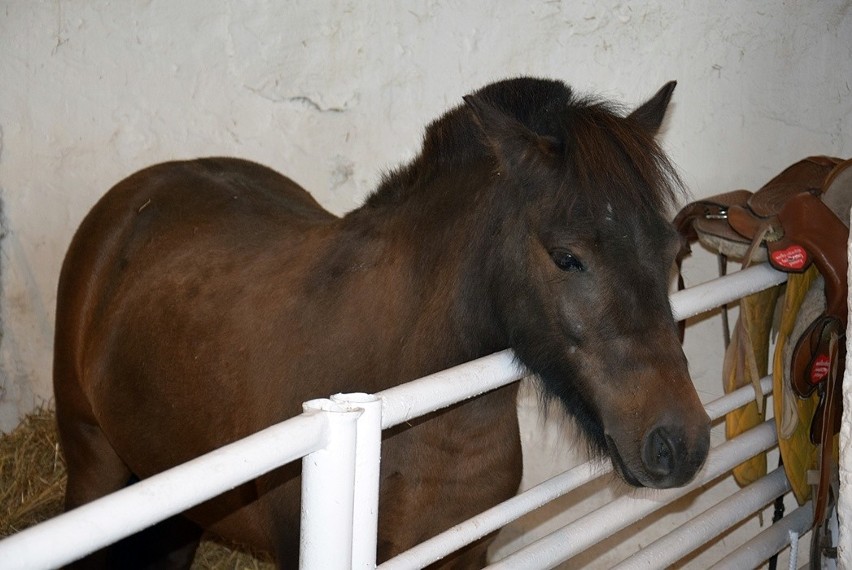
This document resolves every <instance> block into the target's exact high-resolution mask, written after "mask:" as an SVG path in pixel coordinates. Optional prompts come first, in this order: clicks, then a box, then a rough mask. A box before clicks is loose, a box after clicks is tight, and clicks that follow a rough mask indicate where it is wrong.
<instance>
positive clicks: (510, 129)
mask: <svg viewBox="0 0 852 570" xmlns="http://www.w3.org/2000/svg"><path fill="white" fill-rule="evenodd" d="M464 102H465V103H466V104H467V107H468V109H470V110H471V112H472V115H473V118H474V121H475V122H476V124H477V125H478V126H479V128H480V129H481V130H482V133H483V135H485V139H486V141H487V142H488V144H489V146H490V147H491V148H492V150H493V151H494V153H495V154H496V155H497V158H498V159H499V160H500V161H501V163H503V166H506V167H511V166H519V165H521V164H524V163H528V162H529V161H531V160H532V161H536V160H540V159H542V158H544V159H550V158H554V157H555V156H557V155H558V154H559V153H560V150H561V145H560V143H559V141H558V140H557V139H556V138H554V137H551V136H545V135H539V134H537V133H535V132H533V131H532V130H530V129H529V128H527V127H526V126H525V125H524V124H523V123H521V122H520V121H518V120H517V119H515V118H514V117H511V116H509V115H507V114H506V113H504V112H502V111H501V110H500V109H497V108H496V107H495V106H494V105H492V104H491V103H488V102H487V101H484V100H483V99H482V98H481V97H479V96H477V95H466V96H465V97H464Z"/></svg>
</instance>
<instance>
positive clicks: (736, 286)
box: [671, 263, 787, 321]
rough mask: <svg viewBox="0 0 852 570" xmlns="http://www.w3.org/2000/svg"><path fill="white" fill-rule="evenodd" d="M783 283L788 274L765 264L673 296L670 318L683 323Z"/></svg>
mask: <svg viewBox="0 0 852 570" xmlns="http://www.w3.org/2000/svg"><path fill="white" fill-rule="evenodd" d="M785 281H787V274H786V273H783V272H781V271H777V270H775V269H773V268H772V267H771V266H770V265H769V264H768V263H762V264H760V265H753V266H752V267H749V268H748V269H744V270H742V271H737V272H735V273H731V274H730V275H725V276H724V277H720V278H718V279H713V280H712V281H708V282H706V283H702V284H700V285H695V286H694V287H690V288H689V289H684V290H683V291H678V292H677V293H674V294H672V296H671V305H672V314H673V315H674V317H675V320H677V321H682V320H683V319H688V318H689V317H694V316H695V315H699V314H701V313H703V312H705V311H708V310H710V309H715V308H716V307H721V306H722V305H725V304H727V303H730V302H732V301H736V300H737V299H740V298H741V297H745V296H747V295H751V294H753V293H758V292H760V291H763V290H764V289H768V288H770V287H772V286H774V285H780V284H781V283H784V282H785Z"/></svg>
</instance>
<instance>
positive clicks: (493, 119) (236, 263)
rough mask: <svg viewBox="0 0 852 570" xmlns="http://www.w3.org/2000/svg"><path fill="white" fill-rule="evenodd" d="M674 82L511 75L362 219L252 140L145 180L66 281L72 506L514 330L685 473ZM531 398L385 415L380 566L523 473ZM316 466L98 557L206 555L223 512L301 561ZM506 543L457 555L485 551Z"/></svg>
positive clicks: (73, 251) (690, 414) (548, 375)
mask: <svg viewBox="0 0 852 570" xmlns="http://www.w3.org/2000/svg"><path fill="white" fill-rule="evenodd" d="M673 89H674V83H673V82H672V83H669V84H667V85H666V86H664V87H663V88H662V89H661V90H660V91H659V92H658V93H657V94H656V95H655V96H654V97H652V98H651V99H650V100H648V101H647V102H646V103H644V104H643V105H641V106H640V107H638V108H637V109H636V110H634V111H633V112H632V113H630V114H628V115H626V116H625V114H623V113H620V112H618V111H617V109H616V108H615V107H614V106H613V105H611V104H608V103H605V102H602V101H599V100H596V99H592V98H583V97H578V96H576V95H575V94H574V93H573V91H572V90H571V89H570V88H568V87H567V86H566V85H564V84H563V83H561V82H557V81H548V80H540V79H530V78H521V79H514V80H507V81H502V82H498V83H494V84H491V85H488V86H486V87H484V88H483V89H481V90H479V91H477V92H476V93H475V94H473V95H472V96H469V97H467V98H466V99H465V102H466V104H465V105H461V106H459V107H457V108H455V109H453V110H451V111H449V112H448V113H447V114H446V115H444V116H443V117H442V118H440V119H439V120H437V121H436V122H435V123H433V124H432V125H431V126H430V127H429V128H428V129H427V131H426V135H425V139H424V143H423V149H422V152H421V153H420V155H419V156H418V157H417V158H415V159H414V160H413V161H412V162H411V163H410V164H408V165H407V166H405V167H403V168H400V169H399V170H397V171H395V172H393V173H392V174H390V175H389V176H387V177H386V179H385V180H384V181H383V183H382V184H381V185H380V187H379V188H378V189H377V190H376V191H375V192H374V193H373V194H372V195H371V196H370V197H369V198H368V199H367V201H366V203H365V204H364V205H363V206H362V207H360V208H358V209H356V210H354V211H352V212H350V213H349V214H347V215H346V216H344V217H342V218H338V217H335V216H333V215H332V214H330V213H328V212H327V211H325V210H324V209H322V208H321V207H320V206H319V204H317V202H316V201H315V200H314V199H313V198H312V197H311V196H310V195H309V194H308V193H307V192H306V191H305V190H303V189H302V188H300V187H299V186H298V185H296V184H295V183H294V182H292V181H291V180H289V179H287V178H285V177H283V176H281V175H280V174H277V173H276V172H273V171H272V170H269V169H267V168H265V167H262V166H259V165H257V164H253V163H251V162H247V161H243V160H236V159H231V158H208V159H201V160H193V161H188V162H171V163H166V164H160V165H157V166H153V167H150V168H148V169H146V170H143V171H141V172H138V173H136V174H134V175H132V176H130V177H129V178H127V179H126V180H124V181H122V182H120V183H119V184H118V185H117V186H115V187H114V188H112V190H110V191H109V193H107V194H106V196H104V197H103V198H102V199H101V200H100V202H98V204H97V205H96V206H95V207H94V208H93V209H92V211H91V212H90V213H89V215H88V216H87V217H86V219H85V220H84V221H83V223H82V225H81V227H80V229H79V230H78V231H77V234H76V235H75V237H74V239H73V242H72V244H71V246H70V250H69V251H68V254H67V257H66V259H65V263H64V265H63V268H62V275H61V278H60V282H59V296H58V306H57V322H56V346H55V362H54V379H55V390H56V408H57V418H58V422H59V429H60V434H61V441H62V446H63V450H64V453H65V456H66V459H67V463H68V490H67V495H66V508H67V509H71V508H74V507H76V506H78V505H82V504H84V503H86V502H88V501H91V500H93V499H96V498H98V497H101V496H103V495H105V494H107V493H110V492H112V491H115V490H118V489H120V488H122V487H124V486H125V485H127V484H128V482H129V481H131V480H133V479H135V478H145V477H149V476H151V475H153V474H155V473H157V472H160V471H162V470H164V469H167V468H169V467H172V466H174V465H177V464H179V463H181V462H183V461H186V460H188V459H190V458H193V457H195V456H197V455H200V454H203V453H205V452H207V451H210V450H212V449H215V448H217V447H219V446H221V445H223V444H225V443H228V442H232V441H234V440H236V439H238V438H241V437H243V436H245V435H248V434H251V433H253V432H255V431H257V430H259V429H261V428H264V427H266V426H269V425H271V424H274V423H276V422H279V421H281V420H283V419H285V418H288V417H291V416H293V415H296V414H298V413H299V412H300V405H301V402H303V401H305V400H308V399H311V398H315V397H321V396H327V395H329V394H331V393H335V392H349V391H364V392H376V391H380V390H382V389H385V388H388V387H390V386H393V385H396V384H400V383H403V382H406V381H408V380H412V379H415V378H418V377H420V376H424V375H426V374H429V373H431V372H435V371H438V370H441V369H444V368H447V367H449V366H452V365H456V364H459V363H462V362H465V361H468V360H471V359H474V358H477V357H480V356H483V355H486V354H489V353H492V352H495V351H498V350H501V349H504V348H506V347H511V348H513V349H514V351H515V353H516V354H517V358H518V359H519V360H520V362H521V363H522V364H523V365H524V366H525V367H526V368H527V369H529V370H530V371H531V372H532V373H534V374H536V375H537V376H538V377H539V378H540V379H541V381H542V383H543V386H544V390H545V392H546V393H547V394H549V395H551V396H552V397H553V398H556V399H558V400H560V401H561V402H562V403H563V404H564V407H565V409H566V410H567V412H568V413H569V414H570V415H571V416H573V418H575V419H576V421H577V423H578V424H579V425H580V426H581V427H582V429H583V431H584V433H585V434H586V436H587V439H588V441H589V443H590V447H591V448H592V449H594V450H596V451H597V452H599V453H601V454H607V455H609V456H610V457H611V458H612V462H613V464H614V465H615V469H616V471H617V472H618V473H619V474H620V475H621V476H622V477H623V478H624V480H626V481H627V482H628V483H630V484H632V485H636V486H648V487H657V488H662V487H671V486H678V485H683V484H685V483H686V482H687V481H689V480H690V479H691V478H692V477H693V475H694V474H695V472H696V471H697V470H698V468H699V467H700V466H701V464H702V463H703V461H704V459H705V457H706V455H707V449H708V441H709V432H708V429H709V421H708V418H707V415H706V414H705V412H704V410H703V408H702V406H701V404H700V403H699V400H698V397H697V395H696V393H695V390H694V388H693V386H692V383H691V381H690V378H689V375H688V373H687V366H686V360H685V357H684V355H683V352H682V350H681V347H680V344H679V342H678V331H677V327H676V325H675V323H674V321H673V319H672V315H671V309H670V306H669V302H668V295H667V290H668V283H669V270H670V268H671V266H672V261H673V260H674V256H675V254H676V253H677V251H678V246H679V240H678V238H677V236H676V234H675V232H674V230H673V229H672V227H671V226H670V224H669V223H668V222H667V221H666V218H665V215H666V211H667V208H669V207H670V206H671V204H672V202H673V200H674V199H675V198H676V197H677V195H678V193H679V192H680V184H679V182H678V178H677V175H676V174H675V173H674V171H673V169H672V167H671V165H670V164H669V162H668V161H667V159H666V157H665V156H664V155H663V153H662V152H661V150H660V148H659V147H658V145H657V144H656V143H655V140H654V136H655V134H656V132H657V130H658V128H659V126H660V123H661V122H662V120H663V117H664V115H665V111H666V107H667V106H668V103H669V100H670V98H671V94H672V91H673ZM516 392H517V388H516V385H512V386H509V387H506V388H503V389H500V390H495V391H493V392H491V393H488V394H486V395H484V396H482V397H480V398H478V399H475V400H472V401H469V402H466V403H463V404H459V405H456V406H454V407H452V408H450V409H448V410H446V411H443V412H441V413H436V414H432V415H430V416H428V417H427V418H424V419H422V420H420V421H417V422H413V423H412V424H411V425H403V426H400V427H399V428H396V429H393V430H390V431H389V432H387V433H385V437H384V443H383V459H382V465H381V467H382V473H381V508H380V513H381V514H380V521H379V558H380V559H381V560H384V559H387V558H388V557H390V556H392V555H394V554H396V553H399V552H400V551H402V550H404V549H406V548H408V547H410V546H412V545H413V544H415V543H417V542H419V541H421V540H423V539H425V538H428V537H429V536H432V535H434V534H436V533H437V532H439V531H441V530H444V529H446V528H448V527H449V526H451V525H453V524H455V523H458V522H460V521H462V520H464V519H465V518H468V517H470V516H471V515H473V514H475V513H477V512H479V511H481V510H483V509H485V508H487V507H490V506H492V505H494V504H496V503H498V502H499V501H502V500H505V499H507V498H509V497H511V496H512V495H513V494H514V493H515V492H516V491H517V488H518V483H519V480H520V476H521V447H520V441H519V436H518V424H517V418H516V413H515V396H516ZM299 484H300V482H299V465H298V464H291V465H289V466H285V467H284V468H281V469H278V470H276V471H274V472H272V473H271V474H269V475H267V476H264V477H260V478H259V479H257V480H255V481H252V482H250V483H247V484H245V485H243V486H241V487H239V488H237V489H235V490H233V491H231V492H228V493H225V494H224V495H222V496H220V497H218V498H216V499H213V500H210V501H208V502H207V503H205V504H203V505H201V506H199V507H197V508H194V509H191V510H190V511H188V512H187V513H185V515H186V516H185V517H176V518H174V519H171V520H170V521H166V522H165V523H163V525H161V526H160V529H163V531H162V532H160V533H159V535H158V536H157V535H156V533H157V532H158V530H157V528H156V527H155V529H154V530H153V531H152V534H155V536H153V537H151V536H149V537H146V536H144V534H143V535H140V536H138V537H137V538H136V539H135V540H131V541H125V544H123V545H122V544H120V545H118V546H117V547H116V548H114V549H113V551H112V552H109V553H108V552H100V553H96V554H95V555H93V556H92V557H90V558H89V559H87V560H85V561H84V562H85V563H91V564H93V565H94V564H96V563H99V562H100V563H104V562H105V561H106V563H109V560H108V559H109V557H110V556H113V555H116V556H118V555H119V554H124V555H127V556H128V557H129V558H131V559H133V562H134V563H137V564H140V565H141V564H143V563H152V564H157V565H158V564H163V565H167V564H170V563H171V564H174V565H176V566H181V565H183V564H185V563H186V562H187V561H188V560H190V559H191V557H192V554H193V552H194V549H195V545H196V544H197V540H198V538H199V536H200V534H201V531H202V529H208V530H210V531H211V532H213V533H215V534H218V535H220V536H222V537H226V538H228V539H231V540H234V541H237V542H241V543H245V544H248V545H251V546H254V547H256V548H259V549H263V550H268V551H270V552H272V553H273V554H274V555H275V557H276V559H277V560H278V563H279V565H280V566H281V567H288V568H290V567H293V565H294V564H295V561H296V560H297V559H298V532H299V528H298V527H299ZM487 543H488V540H483V541H480V542H479V543H477V544H474V545H472V546H471V547H469V548H468V549H466V550H464V551H462V552H460V553H458V554H457V555H455V556H454V557H451V558H450V559H448V560H445V561H443V564H444V565H445V566H453V567H471V566H475V565H481V564H482V563H483V562H484V556H485V549H486V546H487ZM134 548H135V550H134ZM161 551H162V552H161ZM116 552H118V554H115V553H116ZM161 554H162V555H164V556H166V557H165V558H157V556H159V555H161Z"/></svg>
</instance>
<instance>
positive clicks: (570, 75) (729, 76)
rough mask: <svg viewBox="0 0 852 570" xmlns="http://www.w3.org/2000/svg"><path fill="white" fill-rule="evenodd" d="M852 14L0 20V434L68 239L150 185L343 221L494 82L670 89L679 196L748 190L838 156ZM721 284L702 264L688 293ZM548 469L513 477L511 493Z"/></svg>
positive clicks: (640, 93) (104, 13) (46, 321)
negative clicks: (222, 161) (278, 194)
mask: <svg viewBox="0 0 852 570" xmlns="http://www.w3.org/2000/svg"><path fill="white" fill-rule="evenodd" d="M850 12H852V10H851V9H850V2H848V1H838V0H830V1H816V0H809V1H801V2H793V1H785V2H781V1H766V2H738V3H734V2H721V3H697V2H690V3H686V2H683V3H679V2H677V3H676V2H658V1H653V0H640V1H637V2H630V3H627V2H617V1H615V0H604V1H596V2H592V1H573V2H568V1H565V2H559V1H553V0H534V1H531V2H509V1H496V2H490V3H482V2H473V1H467V0H460V1H455V2H446V1H438V0H432V1H429V2H422V3H413V2H398V3H386V4H382V5H381V6H379V5H378V4H375V3H369V2H354V1H346V0H334V1H332V0H319V1H317V0H293V1H290V2H273V1H268V0H267V1H264V0H256V1H254V2H251V3H246V4H243V3H235V2H226V1H224V0H214V1H207V0H187V1H184V2H167V1H163V0H149V1H144V2H141V1H140V2H126V3H113V2H108V1H105V0H95V1H92V2H63V1H53V2H24V1H14V0H13V1H10V2H4V3H2V4H0V53H2V55H0V78H2V86H3V87H2V89H0V198H2V202H3V216H4V219H3V231H4V232H5V238H4V239H3V241H2V258H0V260H1V261H2V303H0V315H2V345H0V430H8V429H10V428H11V427H13V426H14V425H15V424H16V422H17V421H18V418H19V416H20V415H21V414H23V413H26V412H27V411H28V410H29V409H31V407H32V406H33V405H34V404H36V403H37V402H39V401H42V400H45V399H49V398H50V397H51V388H50V362H51V349H52V333H53V330H52V320H53V315H54V307H53V305H54V302H55V287H56V280H57V276H58V273H59V268H60V264H61V260H62V256H63V254H64V251H65V248H66V247H67V245H68V242H69V240H70V239H71V236H72V234H73V232H74V230H75V228H76V226H77V224H78V223H79V222H80V220H81V219H82V217H83V216H84V215H85V213H86V211H87V210H88V208H89V207H91V205H92V204H93V203H94V202H95V200H97V199H98V197H100V196H101V195H102V194H103V193H104V192H105V191H106V190H107V189H108V188H109V187H110V186H111V185H112V184H113V183H115V182H116V181H118V180H119V179H121V178H122V177H124V176H126V175H128V174H130V173H131V172H133V171H135V170H137V169H139V168H141V167H143V166H146V165H148V164H151V163H153V162H157V161H162V160H168V159H175V158H189V157H195V156H201V155H215V154H219V155H222V154H225V155H237V156H241V157H245V158H250V159H253V160H256V161H259V162H262V163H265V164H268V165H270V166H272V167H274V168H276V169H279V170H281V171H284V172H285V173H287V174H288V175H289V176H291V177H292V178H294V179H295V180H297V181H298V182H300V183H301V184H303V185H304V186H305V187H306V188H308V189H309V190H311V191H312V192H313V193H314V194H315V196H316V197H317V198H318V200H319V201H320V202H321V203H322V204H324V205H325V206H326V207H328V208H329V209H330V210H332V211H333V212H335V213H342V212H345V211H347V210H349V209H351V208H353V207H354V206H356V205H357V204H358V203H359V202H360V201H361V199H362V198H363V197H364V195H365V194H366V193H367V192H368V191H369V190H370V189H371V188H372V187H373V186H374V185H375V184H376V183H377V181H378V179H379V176H380V174H381V172H382V171H383V170H384V169H387V168H390V167H393V166H394V165H396V164H398V163H400V162H401V161H404V160H406V159H407V158H409V157H411V156H412V155H413V154H414V153H415V152H416V150H417V148H418V146H419V139H420V134H421V132H422V128H423V126H424V125H425V124H426V123H427V122H428V121H430V120H432V119H433V118H435V117H436V116H438V115H439V114H440V113H441V112H442V111H444V110H445V109H447V108H448V107H450V106H453V105H456V104H458V103H459V102H460V101H461V96H462V95H464V94H465V93H467V92H469V91H471V90H473V89H475V88H476V87H478V86H481V85H482V84H484V83H486V82H488V81H492V80H495V79H499V78H502V77H505V76H511V75H516V74H535V75H542V76H552V77H557V78H561V79H564V80H566V81H568V82H569V83H571V84H573V85H574V86H576V87H577V88H578V89H580V90H585V91H594V92H598V93H601V94H603V95H606V96H610V97H614V98H616V99H619V100H622V101H624V102H626V103H628V104H631V105H633V104H635V103H637V102H639V101H641V100H643V99H644V98H645V97H647V96H648V95H650V94H651V93H653V92H654V91H655V90H656V88H657V87H659V86H660V85H661V84H662V83H663V82H665V81H666V80H668V79H678V80H679V85H678V88H677V90H676V92H675V96H674V101H675V103H674V105H673V106H672V109H671V112H670V114H669V120H668V121H667V129H666V132H665V134H664V139H663V140H664V146H665V148H666V149H667V150H669V152H670V153H671V155H672V157H673V158H674V160H675V162H676V163H677V164H678V165H679V167H680V169H681V172H682V173H683V175H684V178H685V180H686V182H687V183H688V185H689V186H690V188H691V190H692V192H693V194H694V195H695V196H702V195H709V194H714V193H718V192H721V191H725V190H729V189H733V188H739V187H746V188H752V189H753V188H756V187H758V186H759V185H760V184H761V183H762V182H764V181H765V180H767V179H768V178H769V177H770V176H771V175H773V174H774V173H775V172H777V171H778V170H780V168H781V167H783V166H785V165H786V164H788V163H790V162H792V161H794V160H796V159H798V158H800V157H802V156H805V155H808V154H820V153H825V154H835V155H842V156H850V155H852V135H850V128H852V90H850V81H852V79H850V78H852V39H851V38H852V14H850ZM714 271H715V265H714V262H713V261H712V259H711V258H710V257H709V256H702V255H700V254H699V255H697V256H696V258H695V259H693V260H692V261H690V262H689V264H688V266H687V279H688V281H689V282H691V283H696V282H699V281H702V280H705V279H708V278H710V277H712V276H713V274H714ZM718 336H719V335H718V322H717V320H716V319H708V320H705V321H703V322H700V323H698V324H697V325H696V326H694V327H693V328H692V329H691V330H690V333H689V337H688V340H687V347H686V348H687V352H688V354H689V356H690V359H691V366H692V373H693V375H694V377H695V379H696V381H697V383H698V385H699V389H700V390H701V392H702V397H703V398H704V399H705V400H710V399H712V398H714V397H716V396H717V395H718V394H719V393H720V392H721V389H720V386H719V380H718V379H719V369H720V363H719V360H720V356H719V348H718V347H717V345H719V339H718ZM707 346H711V347H717V349H715V351H711V352H710V353H709V354H707V353H705V352H704V350H703V349H704V348H706V347H707ZM849 407H852V406H847V409H848V408H849ZM535 414H536V412H535V410H532V409H528V406H527V404H526V403H524V402H522V405H521V417H522V422H524V421H526V422H527V423H526V424H525V425H526V426H527V427H528V431H526V432H525V442H526V444H527V446H528V448H529V449H531V450H532V451H531V452H530V457H533V458H534V457H535V453H536V449H539V448H540V449H548V445H550V446H551V448H549V449H550V451H547V452H544V453H546V454H550V456H551V457H552V455H553V453H554V452H553V451H552V448H553V446H556V447H557V448H559V447H560V445H559V442H561V441H562V440H563V439H564V437H565V436H564V435H562V434H561V432H559V431H558V430H554V429H552V428H547V429H544V430H543V431H542V430H541V429H540V428H538V427H536V425H537V423H536V421H535V420H534V419H532V418H534V417H535ZM524 418H527V419H526V420H525V419H524ZM847 427H848V423H847ZM715 437H720V436H719V434H715ZM557 455H559V454H558V453H557ZM569 455H570V457H569ZM573 457H574V455H571V454H566V457H564V458H560V459H559V461H557V462H556V463H559V464H560V465H562V463H565V462H570V461H572V460H573V459H572V458H573ZM557 468H559V467H557V466H554V465H552V464H551V463H547V462H536V461H534V460H528V464H527V470H526V473H527V475H526V479H525V481H526V484H529V483H530V482H532V481H534V480H536V479H540V478H542V477H544V476H546V475H547V474H549V473H550V472H551V471H552V470H555V469H557ZM678 521H679V519H677V517H668V518H663V519H661V520H660V521H658V523H657V524H658V525H662V526H673V525H676V524H679V522H678ZM537 524H538V523H535V524H533V523H529V526H530V527H533V526H536V525H537ZM522 530H523V531H529V530H533V531H534V530H535V529H534V528H523V529H522ZM519 532H520V531H519ZM518 536H521V535H520V534H519V535H518ZM523 536H527V535H526V534H525V535H523ZM638 536H640V539H641V540H644V539H645V538H644V535H638ZM510 538H511V537H510ZM512 540H527V539H523V538H517V537H515V538H512ZM604 550H605V551H602V552H598V553H597V554H595V556H597V557H598V558H597V560H598V561H599V562H601V563H603V562H604V561H607V560H609V558H607V556H609V552H608V551H606V550H607V549H604ZM696 564H700V559H699V560H698V561H696Z"/></svg>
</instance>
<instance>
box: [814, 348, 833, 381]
mask: <svg viewBox="0 0 852 570" xmlns="http://www.w3.org/2000/svg"><path fill="white" fill-rule="evenodd" d="M829 371H831V357H830V356H829V355H827V354H820V355H819V356H817V357H816V358H814V362H813V364H811V384H814V385H816V384H819V383H820V382H822V381H823V380H825V378H826V376H828V373H829Z"/></svg>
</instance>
